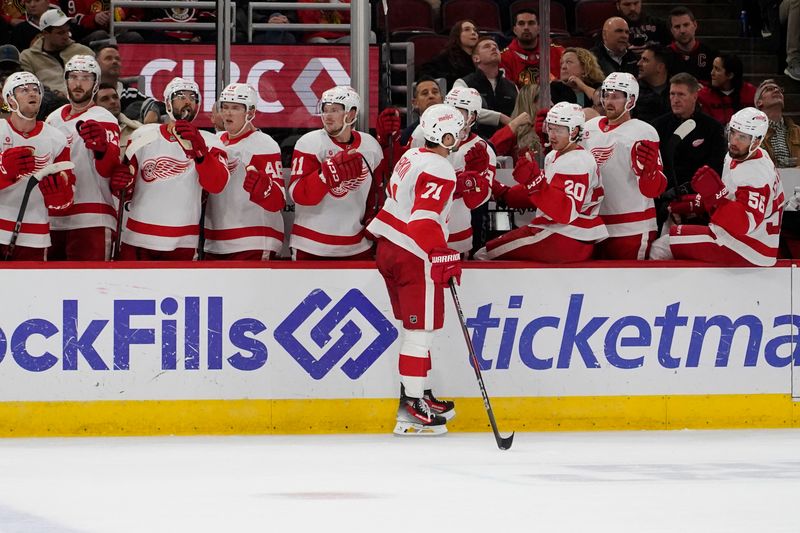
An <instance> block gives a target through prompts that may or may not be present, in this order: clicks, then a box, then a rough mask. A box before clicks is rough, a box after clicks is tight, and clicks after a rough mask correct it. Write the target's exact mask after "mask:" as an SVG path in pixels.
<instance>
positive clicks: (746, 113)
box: [728, 107, 769, 140]
mask: <svg viewBox="0 0 800 533" xmlns="http://www.w3.org/2000/svg"><path fill="white" fill-rule="evenodd" d="M728 128H729V129H732V130H736V131H738V132H739V133H744V134H746V135H751V136H752V137H753V140H756V139H763V138H764V136H765V135H766V134H767V130H768V129H769V119H768V118H767V115H766V114H764V113H763V112H762V111H759V110H758V109H756V108H755V107H745V108H744V109H740V110H739V111H737V112H736V113H734V115H733V116H732V117H731V121H730V122H729V123H728Z"/></svg>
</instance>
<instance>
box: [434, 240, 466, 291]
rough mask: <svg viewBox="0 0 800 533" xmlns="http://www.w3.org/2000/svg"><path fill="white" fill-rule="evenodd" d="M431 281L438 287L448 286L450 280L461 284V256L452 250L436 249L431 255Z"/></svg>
mask: <svg viewBox="0 0 800 533" xmlns="http://www.w3.org/2000/svg"><path fill="white" fill-rule="evenodd" d="M429 257H430V260H431V279H432V280H433V282H434V283H435V284H437V285H447V284H448V283H449V281H450V278H455V279H456V284H457V285H458V284H460V283H461V254H459V253H458V252H457V251H455V250H453V249H451V248H434V249H433V250H431V253H430V254H429Z"/></svg>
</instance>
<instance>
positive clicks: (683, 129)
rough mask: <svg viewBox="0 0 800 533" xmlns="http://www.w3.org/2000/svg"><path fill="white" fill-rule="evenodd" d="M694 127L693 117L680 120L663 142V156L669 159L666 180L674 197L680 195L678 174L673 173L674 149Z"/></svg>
mask: <svg viewBox="0 0 800 533" xmlns="http://www.w3.org/2000/svg"><path fill="white" fill-rule="evenodd" d="M696 127H697V123H696V122H695V121H694V119H691V118H690V119H689V120H686V121H684V122H682V123H681V124H680V125H679V126H678V127H677V128H675V131H674V132H672V135H670V137H669V139H667V142H666V144H664V156H665V157H664V158H665V159H667V160H668V161H669V176H667V180H668V181H669V183H671V185H672V187H673V190H674V191H675V197H676V198H678V197H679V196H680V184H678V176H677V174H675V151H676V150H677V149H678V144H680V142H681V141H682V140H683V139H685V138H686V136H687V135H689V134H690V133H692V132H693V131H694V129H695V128H696Z"/></svg>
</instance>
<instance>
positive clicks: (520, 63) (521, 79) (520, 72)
mask: <svg viewBox="0 0 800 533" xmlns="http://www.w3.org/2000/svg"><path fill="white" fill-rule="evenodd" d="M513 32H514V40H513V41H511V44H509V45H508V48H506V49H505V50H503V53H502V54H501V55H500V67H501V68H502V69H503V70H504V71H505V75H506V78H508V79H509V80H511V81H513V82H514V83H516V84H517V87H522V86H523V85H526V84H528V83H531V82H533V83H540V81H539V56H540V54H541V51H540V49H539V17H538V16H537V15H536V13H535V12H533V11H531V10H530V9H521V10H520V11H518V12H517V14H516V15H515V16H514V27H513ZM563 53H564V48H563V47H561V46H558V45H551V46H550V79H551V80H552V79H556V78H558V75H559V73H560V70H561V56H562V54H563Z"/></svg>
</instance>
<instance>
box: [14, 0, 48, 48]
mask: <svg viewBox="0 0 800 533" xmlns="http://www.w3.org/2000/svg"><path fill="white" fill-rule="evenodd" d="M22 6H23V7H24V8H25V20H24V21H23V22H21V23H19V24H17V25H16V26H14V28H13V29H12V30H11V36H10V37H9V42H10V43H11V44H13V45H14V46H16V47H17V50H25V49H26V48H28V47H30V45H31V44H33V41H34V39H36V38H37V37H39V34H40V33H41V31H42V30H41V29H40V28H39V19H40V18H41V16H42V15H44V13H45V11H47V10H48V9H52V8H53V7H56V6H51V5H50V1H49V0H23V2H22Z"/></svg>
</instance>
